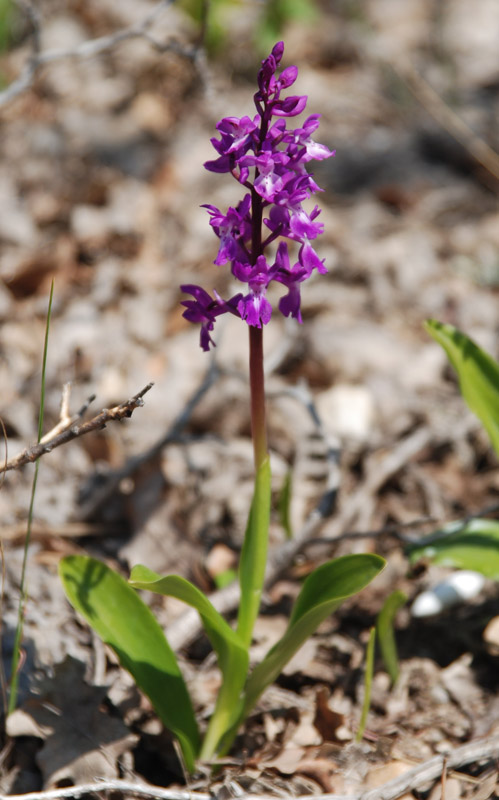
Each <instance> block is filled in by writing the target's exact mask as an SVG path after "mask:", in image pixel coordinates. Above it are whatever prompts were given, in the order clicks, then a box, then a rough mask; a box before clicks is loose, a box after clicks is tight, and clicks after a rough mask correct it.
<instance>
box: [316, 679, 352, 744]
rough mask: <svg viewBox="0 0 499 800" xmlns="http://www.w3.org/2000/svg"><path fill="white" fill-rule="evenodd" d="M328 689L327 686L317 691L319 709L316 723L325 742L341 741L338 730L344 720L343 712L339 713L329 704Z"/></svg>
mask: <svg viewBox="0 0 499 800" xmlns="http://www.w3.org/2000/svg"><path fill="white" fill-rule="evenodd" d="M328 696H329V695H328V691H327V689H325V688H322V689H320V691H318V692H317V698H316V701H317V709H316V712H315V718H314V725H315V727H316V728H317V730H318V731H319V733H320V735H321V736H322V738H323V740H324V741H325V742H339V741H342V739H341V738H338V735H337V732H338V728H340V727H341V726H342V725H343V724H344V722H345V718H344V716H343V714H338V713H337V712H336V711H332V709H330V708H329V706H328Z"/></svg>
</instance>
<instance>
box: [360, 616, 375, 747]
mask: <svg viewBox="0 0 499 800" xmlns="http://www.w3.org/2000/svg"><path fill="white" fill-rule="evenodd" d="M375 641H376V628H375V627H374V626H373V627H372V628H371V630H370V632H369V641H368V643H367V650H366V672H365V679H364V701H363V703H362V713H361V715H360V722H359V730H358V731H357V735H356V737H355V741H356V742H361V741H362V737H363V736H364V731H365V729H366V724H367V715H368V714H369V709H370V707H371V691H372V686H373V672H374V643H375Z"/></svg>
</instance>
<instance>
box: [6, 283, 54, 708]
mask: <svg viewBox="0 0 499 800" xmlns="http://www.w3.org/2000/svg"><path fill="white" fill-rule="evenodd" d="M53 299H54V281H53V280H52V283H51V285H50V295H49V304H48V308H47V318H46V321H45V339H44V343H43V357H42V379H41V387H40V410H39V412H38V439H37V442H40V440H41V438H42V435H43V417H44V414H45V383H46V375H47V353H48V346H49V331H50V318H51V316H52V301H53ZM39 465H40V459H38V460H37V461H36V463H35V472H34V475H33V483H32V484H31V497H30V501H29V510H28V523H27V528H26V538H25V540H24V552H23V564H22V568H21V582H20V596H19V607H18V614H17V626H16V635H15V637H14V647H13V651H12V662H11V670H10V675H11V679H10V693H9V705H8V713H9V714H11V713H12V712H13V711H14V710H15V708H16V704H17V691H18V688H19V657H20V652H21V641H22V635H23V619H24V607H25V605H26V598H27V588H26V572H27V565H28V550H29V545H30V542H31V528H32V525H33V514H34V508H35V496H36V484H37V482H38V469H39Z"/></svg>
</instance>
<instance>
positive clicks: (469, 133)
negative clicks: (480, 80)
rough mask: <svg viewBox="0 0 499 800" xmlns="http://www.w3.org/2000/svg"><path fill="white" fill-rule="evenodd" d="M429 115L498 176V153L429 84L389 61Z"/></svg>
mask: <svg viewBox="0 0 499 800" xmlns="http://www.w3.org/2000/svg"><path fill="white" fill-rule="evenodd" d="M390 66H391V68H392V69H393V70H394V71H395V73H396V74H397V75H399V76H400V77H401V78H402V80H403V81H404V82H405V83H406V84H407V86H408V87H409V89H410V90H411V91H412V92H413V94H414V95H415V97H416V98H417V99H418V100H419V102H420V103H421V104H422V105H423V106H424V107H425V108H426V110H427V111H428V112H429V113H430V114H431V115H432V117H433V118H434V119H435V120H436V121H437V122H438V124H439V125H441V126H442V127H443V128H445V130H446V131H448V132H449V133H450V134H451V136H453V137H454V138H455V139H456V140H457V141H458V142H460V144H462V145H463V147H465V148H466V150H468V152H469V153H470V155H471V156H472V157H473V158H474V159H475V161H477V162H478V163H479V164H481V166H482V167H485V169H486V170H487V172H489V173H490V174H491V175H493V176H494V178H496V179H497V180H499V155H498V154H497V153H496V152H495V151H494V150H493V149H492V148H491V147H490V146H489V145H488V144H487V142H485V141H484V140H483V139H481V138H480V136H478V135H477V134H476V133H475V132H474V131H473V130H472V129H471V128H470V127H469V126H468V125H467V124H466V123H465V122H464V120H462V119H461V117H459V116H458V115H457V114H456V113H455V112H454V111H453V110H452V109H451V108H449V106H448V105H447V104H446V103H445V102H444V101H443V100H442V98H441V97H440V95H439V94H438V93H437V92H436V91H435V89H433V87H432V86H430V84H429V83H428V82H427V81H425V79H424V78H423V77H422V76H421V75H420V74H419V73H418V72H416V70H415V69H414V68H413V67H412V66H411V64H409V63H406V64H405V65H404V66H403V68H402V69H399V68H397V67H395V66H394V65H393V64H390Z"/></svg>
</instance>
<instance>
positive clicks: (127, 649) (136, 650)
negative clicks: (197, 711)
mask: <svg viewBox="0 0 499 800" xmlns="http://www.w3.org/2000/svg"><path fill="white" fill-rule="evenodd" d="M59 574H60V576H61V579H62V583H63V586H64V591H65V592H66V595H67V597H68V600H69V602H70V603H71V604H72V605H73V606H74V608H75V609H76V610H77V611H78V612H79V613H80V614H81V615H82V616H83V617H84V618H85V619H86V620H87V622H88V623H89V625H91V627H92V628H93V629H94V631H95V632H96V633H97V634H98V635H99V636H100V637H101V639H102V640H103V641H104V642H105V643H106V644H108V645H109V646H110V647H112V649H113V650H114V651H115V653H116V654H117V656H118V658H119V660H120V663H121V664H122V666H123V667H125V669H127V670H128V671H129V672H130V673H131V675H132V677H133V678H134V680H135V682H136V684H137V686H138V687H139V688H140V689H142V691H143V692H144V694H146V695H147V696H148V697H149V699H150V701H151V703H152V705H153V706H154V708H155V710H156V712H157V714H158V716H159V717H160V718H161V720H162V722H163V723H164V724H165V726H166V727H167V728H169V729H170V730H171V731H172V733H174V734H175V736H177V738H178V740H179V742H180V746H181V748H182V753H183V756H184V758H185V762H186V766H187V769H188V770H189V771H191V772H192V770H193V768H194V761H195V758H196V757H197V755H198V753H199V748H200V736H199V731H198V727H197V723H196V719H195V717H194V711H193V708H192V704H191V700H190V697H189V693H188V691H187V687H186V685H185V682H184V679H183V677H182V673H181V672H180V669H179V666H178V663H177V659H176V658H175V654H174V653H173V651H172V649H171V648H170V646H169V644H168V642H167V641H166V639H165V636H164V633H163V631H162V630H161V627H160V625H159V623H158V622H157V620H156V619H155V617H154V615H153V613H152V612H151V611H150V609H149V608H148V607H147V606H146V604H145V603H144V602H143V601H142V600H141V598H140V597H139V595H138V594H137V593H136V592H135V590H134V589H132V588H131V586H129V585H128V583H127V582H126V581H125V580H124V579H123V578H122V577H121V576H120V575H118V574H117V573H116V572H114V571H113V570H112V569H109V567H107V566H106V564H103V563H102V562H101V561H97V560H96V559H94V558H88V557H87V556H68V557H66V558H63V559H62V561H61V562H60V564H59Z"/></svg>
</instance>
